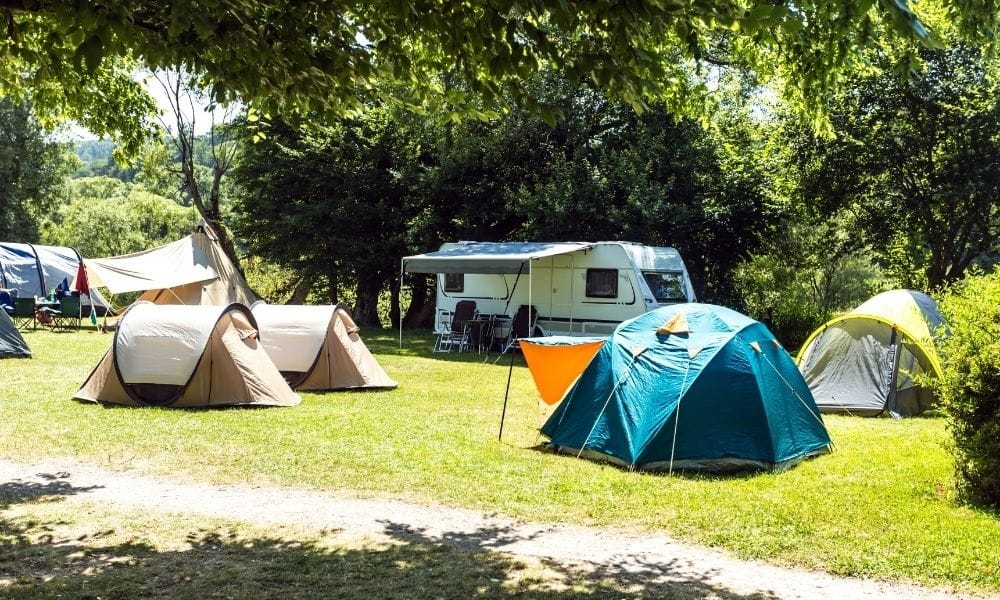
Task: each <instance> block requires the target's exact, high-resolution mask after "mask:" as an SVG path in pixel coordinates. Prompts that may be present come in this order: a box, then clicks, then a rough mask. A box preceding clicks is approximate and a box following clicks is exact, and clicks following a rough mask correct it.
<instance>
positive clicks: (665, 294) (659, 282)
mask: <svg viewBox="0 0 1000 600" xmlns="http://www.w3.org/2000/svg"><path fill="white" fill-rule="evenodd" d="M642 276H643V277H645V278H646V283H647V284H648V285H649V289H650V290H652V292H653V297H654V298H656V301H657V302H659V303H664V302H687V297H686V296H685V295H684V274H683V273H681V272H680V271H643V272H642Z"/></svg>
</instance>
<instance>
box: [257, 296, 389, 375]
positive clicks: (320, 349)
mask: <svg viewBox="0 0 1000 600" xmlns="http://www.w3.org/2000/svg"><path fill="white" fill-rule="evenodd" d="M252 312H253V315H254V317H255V318H256V319H257V323H258V325H259V326H260V335H261V344H262V345H263V346H264V349H265V350H267V353H268V355H269V356H270V357H271V360H273V361H274V364H275V365H276V366H277V367H278V370H279V371H281V374H282V375H284V376H285V379H286V380H287V381H288V383H289V384H290V385H291V386H292V387H294V388H295V389H297V390H340V389H357V388H368V389H372V388H394V387H396V386H397V385H398V384H397V383H396V382H395V381H394V380H393V379H391V378H390V377H389V375H388V374H386V372H385V370H384V369H383V368H382V366H381V365H380V364H379V363H378V361H377V360H375V357H374V356H372V353H371V352H369V350H368V347H367V346H365V343H364V342H363V341H362V340H361V336H360V335H359V334H358V332H359V328H358V326H357V325H356V324H355V323H354V319H352V318H351V315H350V314H349V313H348V312H347V310H346V309H344V307H343V306H341V305H339V304H338V305H324V306H302V305H272V304H266V303H264V302H257V303H255V304H254V305H253V307H252Z"/></svg>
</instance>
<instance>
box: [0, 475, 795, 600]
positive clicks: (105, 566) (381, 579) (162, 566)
mask: <svg viewBox="0 0 1000 600" xmlns="http://www.w3.org/2000/svg"><path fill="white" fill-rule="evenodd" d="M63 479H64V475H60V474H55V475H49V476H46V477H45V480H46V481H45V482H42V483H38V482H19V481H14V482H8V483H3V484H0V511H5V510H7V509H9V508H12V507H13V506H14V505H23V506H22V508H27V509H30V508H31V506H32V505H38V504H41V503H46V502H58V501H60V500H62V499H64V498H65V497H67V496H72V495H75V494H81V493H84V492H86V491H87V490H89V489H93V488H88V487H74V486H73V485H71V484H69V483H68V482H66V481H64V480H63ZM29 514H30V510H29ZM86 519H87V517H86V515H82V516H81V518H80V520H79V521H75V520H74V522H72V523H66V522H65V521H62V520H60V522H43V521H41V520H39V519H31V518H17V517H10V516H5V517H0V597H2V598H5V599H10V600H29V599H30V600H35V599H40V598H56V597H61V598H69V599H78V600H96V599H98V598H100V599H117V598H120V599H133V598H147V599H160V598H163V599H165V598H172V599H173V598H199V599H200V598H248V599H249V598H254V599H256V598H276V599H277V598H280V599H282V600H284V599H298V598H302V599H307V598H308V599H313V598H334V599H336V598H344V599H347V598H350V599H357V598H382V599H389V600H397V599H398V600H422V599H425V598H426V599H441V598H443V599H468V598H496V599H507V598H531V599H538V600H564V599H570V598H582V599H586V598H617V599H632V598H668V599H689V598H718V599H721V600H738V599H754V600H770V599H772V598H775V596H773V595H771V594H761V593H757V594H751V595H743V594H737V593H734V592H732V591H729V590H726V589H722V588H720V587H718V586H717V585H714V584H712V583H711V582H710V581H708V580H707V577H708V576H709V575H710V574H704V575H702V576H700V577H692V576H691V575H684V574H683V573H682V572H681V571H680V570H679V569H674V568H673V566H672V565H671V564H662V563H657V564H643V563H642V562H641V559H636V558H634V557H633V558H632V559H631V560H630V561H628V564H615V565H597V564H590V563H585V562H581V563H578V564H573V565H566V564H563V563H556V562H554V561H548V560H544V559H542V560H540V561H539V562H538V563H535V564H529V563H526V562H524V561H521V560H519V559H517V558H512V557H510V556H508V555H505V554H502V553H498V552H493V551H491V548H498V547H501V546H503V545H506V544H508V543H511V542H512V541H516V540H522V539H523V535H520V534H517V533H516V532H515V531H514V530H513V529H507V528H502V527H501V528H482V529H479V530H477V531H474V532H449V533H446V534H445V535H443V536H428V535H427V534H426V533H425V532H422V531H420V530H416V529H413V528H411V527H408V526H406V525H402V524H399V523H395V522H393V521H391V519H390V520H388V521H387V522H385V523H384V525H385V528H386V529H385V533H386V534H387V535H388V541H387V542H384V543H381V542H380V543H360V542H356V543H353V542H352V543H344V542H338V541H337V539H336V537H335V536H336V532H326V533H320V534H317V536H316V537H315V538H310V539H295V538H294V537H292V538H285V537H282V536H248V535H246V534H241V533H236V532H233V531H229V530H227V529H224V528H219V529H204V528H198V526H197V525H194V526H192V529H191V530H188V531H180V532H177V533H176V534H175V535H176V536H178V537H177V538H176V539H177V540H178V541H179V543H177V544H174V547H175V548H178V547H179V548H180V549H172V550H163V549H158V548H157V547H155V546H153V545H152V544H151V543H149V542H147V541H145V536H144V534H143V532H142V531H138V530H132V529H130V527H132V525H131V524H130V523H128V522H125V521H123V522H122V523H121V525H120V527H119V531H117V532H113V531H103V532H102V531H95V526H94V525H88V523H87V522H86ZM71 520H72V519H71ZM67 525H68V526H69V527H68V528H67ZM68 530H71V531H73V532H74V533H73V535H72V536H71V537H70V536H68V535H67V534H66V533H65V532H66V531H68ZM123 533H125V534H127V535H126V536H125V537H127V538H128V541H124V542H121V541H112V539H115V540H120V539H121V538H122V537H123V536H122V534H123ZM326 536H331V537H330V538H329V539H326V540H324V537H326ZM515 538H516V540H515Z"/></svg>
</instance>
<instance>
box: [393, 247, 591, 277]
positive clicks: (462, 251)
mask: <svg viewBox="0 0 1000 600" xmlns="http://www.w3.org/2000/svg"><path fill="white" fill-rule="evenodd" d="M592 247H593V245H592V244H586V243H583V242H458V243H455V244H444V245H442V246H441V249H440V250H438V251H436V252H428V253H426V254H416V255H413V256H406V257H404V258H403V272H404V273H519V272H525V273H526V272H527V271H528V263H529V262H530V261H532V260H536V259H539V258H545V257H548V256H558V255H560V254H570V253H572V252H577V251H579V250H587V249H589V248H592Z"/></svg>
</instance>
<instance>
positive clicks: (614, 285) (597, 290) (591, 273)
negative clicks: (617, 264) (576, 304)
mask: <svg viewBox="0 0 1000 600" xmlns="http://www.w3.org/2000/svg"><path fill="white" fill-rule="evenodd" d="M587 297H588V298H617V297H618V269H587Z"/></svg>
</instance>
